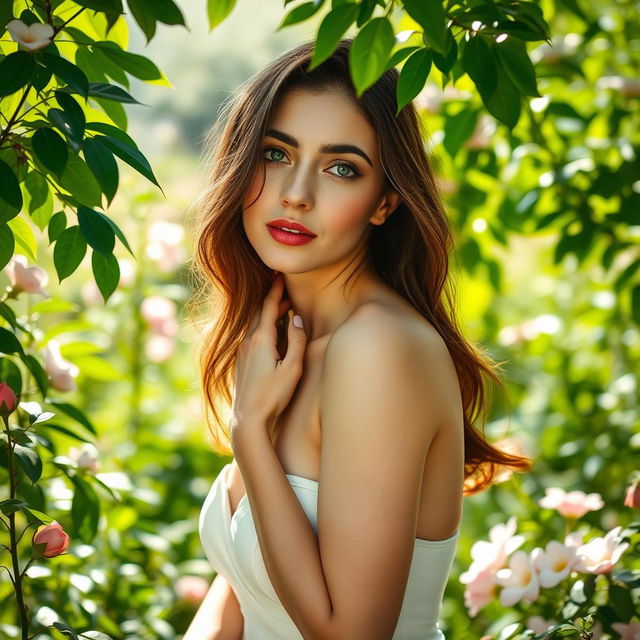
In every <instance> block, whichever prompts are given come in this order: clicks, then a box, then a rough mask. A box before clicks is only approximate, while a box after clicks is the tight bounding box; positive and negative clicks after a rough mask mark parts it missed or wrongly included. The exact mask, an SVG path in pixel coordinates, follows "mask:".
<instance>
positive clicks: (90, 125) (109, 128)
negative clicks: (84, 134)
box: [86, 122, 138, 149]
mask: <svg viewBox="0 0 640 640" xmlns="http://www.w3.org/2000/svg"><path fill="white" fill-rule="evenodd" d="M86 128H87V129H88V130H89V131H97V132H98V133H104V135H105V136H111V137H112V138H117V139H118V140H120V141H121V142H124V143H125V144H128V145H129V146H131V147H133V148H134V149H137V148H138V145H137V144H136V141H135V140H134V139H133V138H132V137H130V136H129V135H128V134H127V133H126V132H125V131H123V130H122V129H118V127H114V126H113V125H111V124H107V123H106V122H87V126H86Z"/></svg>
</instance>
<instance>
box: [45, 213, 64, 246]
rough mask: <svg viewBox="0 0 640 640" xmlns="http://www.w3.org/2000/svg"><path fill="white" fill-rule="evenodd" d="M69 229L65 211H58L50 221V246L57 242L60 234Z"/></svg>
mask: <svg viewBox="0 0 640 640" xmlns="http://www.w3.org/2000/svg"><path fill="white" fill-rule="evenodd" d="M66 228H67V216H66V215H65V213H64V211H58V212H57V213H54V214H53V215H52V216H51V220H49V227H48V231H49V244H51V243H52V242H55V241H56V240H57V239H58V238H59V237H60V234H61V233H62V232H63V231H64V230H65V229H66Z"/></svg>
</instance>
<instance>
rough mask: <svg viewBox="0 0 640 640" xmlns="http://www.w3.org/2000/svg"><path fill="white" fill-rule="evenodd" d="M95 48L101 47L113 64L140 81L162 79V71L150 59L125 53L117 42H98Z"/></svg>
mask: <svg viewBox="0 0 640 640" xmlns="http://www.w3.org/2000/svg"><path fill="white" fill-rule="evenodd" d="M95 46H96V47H97V46H99V47H100V50H101V51H102V53H104V55H105V56H106V57H107V58H109V59H110V60H111V61H112V62H114V63H115V64H116V65H119V66H120V67H122V69H124V70H125V71H126V72H127V73H130V74H131V75H132V76H135V77H136V78H140V80H159V79H160V78H162V73H161V72H160V69H158V67H157V66H156V65H155V64H154V63H153V62H152V61H151V60H149V58H145V57H144V56H140V55H138V54H137V53H131V52H129V51H124V50H123V49H121V48H120V47H119V46H118V45H117V44H116V43H115V42H109V41H108V40H102V41H100V42H96V43H95Z"/></svg>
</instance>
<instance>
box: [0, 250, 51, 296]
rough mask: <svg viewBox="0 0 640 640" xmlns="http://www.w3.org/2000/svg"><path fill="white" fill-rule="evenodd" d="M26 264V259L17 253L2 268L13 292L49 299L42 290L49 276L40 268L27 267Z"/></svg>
mask: <svg viewBox="0 0 640 640" xmlns="http://www.w3.org/2000/svg"><path fill="white" fill-rule="evenodd" d="M28 264H29V262H28V261H27V258H26V257H25V256H23V255H21V254H19V253H18V254H16V255H15V256H13V258H11V260H10V261H9V264H7V266H6V267H5V268H4V269H5V271H6V272H7V275H8V276H9V280H10V281H11V284H12V285H13V290H14V292H15V293H20V292H21V291H26V292H27V293H37V294H39V295H41V296H44V297H45V298H50V297H51V296H50V295H49V294H48V293H47V292H46V291H45V290H44V289H43V287H44V286H45V285H46V284H48V282H49V275H48V274H47V272H46V271H45V270H44V269H43V268H42V267H39V266H38V265H33V266H31V267H28V266H27V265H28Z"/></svg>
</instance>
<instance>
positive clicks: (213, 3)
mask: <svg viewBox="0 0 640 640" xmlns="http://www.w3.org/2000/svg"><path fill="white" fill-rule="evenodd" d="M235 5H236V0H207V17H208V18H209V31H213V30H214V29H215V28H216V27H217V26H218V25H219V24H220V23H221V22H222V21H223V20H224V19H225V18H226V17H227V16H228V15H229V14H230V13H231V10H232V9H233V7H235Z"/></svg>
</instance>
